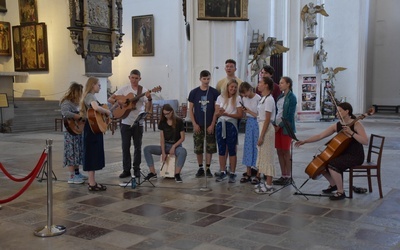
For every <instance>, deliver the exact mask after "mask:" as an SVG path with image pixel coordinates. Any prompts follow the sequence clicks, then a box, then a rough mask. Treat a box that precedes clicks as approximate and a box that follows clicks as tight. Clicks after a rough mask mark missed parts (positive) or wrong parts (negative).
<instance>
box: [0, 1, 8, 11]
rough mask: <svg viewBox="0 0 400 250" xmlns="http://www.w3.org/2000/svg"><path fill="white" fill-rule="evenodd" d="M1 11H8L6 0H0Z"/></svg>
mask: <svg viewBox="0 0 400 250" xmlns="http://www.w3.org/2000/svg"><path fill="white" fill-rule="evenodd" d="M0 12H7V7H6V0H0Z"/></svg>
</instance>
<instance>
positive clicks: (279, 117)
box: [275, 97, 286, 124]
mask: <svg viewBox="0 0 400 250" xmlns="http://www.w3.org/2000/svg"><path fill="white" fill-rule="evenodd" d="M285 98H286V97H282V98H281V99H279V100H278V102H277V103H276V107H277V108H278V113H277V114H276V118H275V123H276V124H279V123H281V121H282V114H283V103H284V102H285Z"/></svg>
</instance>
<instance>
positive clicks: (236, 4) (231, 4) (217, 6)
mask: <svg viewBox="0 0 400 250" xmlns="http://www.w3.org/2000/svg"><path fill="white" fill-rule="evenodd" d="M248 6H249V2H248V0H198V17H197V20H215V21H248V20H249V18H248Z"/></svg>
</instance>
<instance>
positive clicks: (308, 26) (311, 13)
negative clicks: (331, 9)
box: [300, 2, 329, 47]
mask: <svg viewBox="0 0 400 250" xmlns="http://www.w3.org/2000/svg"><path fill="white" fill-rule="evenodd" d="M318 13H319V14H321V15H323V16H329V15H328V13H326V11H325V9H324V5H323V4H322V5H315V6H314V3H312V2H310V3H309V4H308V5H305V6H304V7H303V9H302V10H301V15H300V16H301V20H302V21H303V22H304V41H305V42H306V46H307V47H312V46H314V40H315V39H317V38H318V37H317V35H316V32H315V25H317V24H318V23H317V14H318Z"/></svg>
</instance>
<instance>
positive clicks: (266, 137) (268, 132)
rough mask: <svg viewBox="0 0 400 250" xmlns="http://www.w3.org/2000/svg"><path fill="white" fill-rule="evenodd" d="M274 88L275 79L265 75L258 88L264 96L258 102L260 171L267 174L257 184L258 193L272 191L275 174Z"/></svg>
mask: <svg viewBox="0 0 400 250" xmlns="http://www.w3.org/2000/svg"><path fill="white" fill-rule="evenodd" d="M273 89H274V81H273V80H272V79H271V78H270V77H263V78H261V79H260V81H259V83H258V90H259V91H260V92H261V95H262V98H261V100H260V102H259V104H258V107H257V110H258V116H257V121H258V126H259V130H260V136H259V137H258V142H257V146H258V156H257V164H256V166H257V168H258V173H259V174H260V175H261V174H262V175H264V176H266V181H267V183H265V182H260V183H259V184H258V185H256V189H255V192H256V193H258V194H266V193H272V192H273V191H274V188H273V187H272V177H273V176H274V175H275V167H274V155H275V145H274V142H275V128H274V126H273V124H272V122H273V121H274V117H275V101H274V98H273V97H272V95H271V93H272V91H273Z"/></svg>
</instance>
